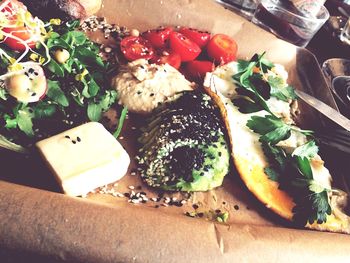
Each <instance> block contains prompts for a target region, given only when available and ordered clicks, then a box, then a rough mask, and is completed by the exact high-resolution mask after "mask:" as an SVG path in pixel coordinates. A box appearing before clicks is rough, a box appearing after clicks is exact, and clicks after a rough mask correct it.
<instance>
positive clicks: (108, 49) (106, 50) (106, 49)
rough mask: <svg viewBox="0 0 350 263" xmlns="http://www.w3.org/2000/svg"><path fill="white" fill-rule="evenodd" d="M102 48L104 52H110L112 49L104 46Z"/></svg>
mask: <svg viewBox="0 0 350 263" xmlns="http://www.w3.org/2000/svg"><path fill="white" fill-rule="evenodd" d="M104 50H105V52H106V53H111V52H112V49H111V48H110V47H105V49H104Z"/></svg>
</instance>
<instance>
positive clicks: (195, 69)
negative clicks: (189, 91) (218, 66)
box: [184, 60, 215, 80]
mask: <svg viewBox="0 0 350 263" xmlns="http://www.w3.org/2000/svg"><path fill="white" fill-rule="evenodd" d="M214 67H215V65H214V63H213V62H211V61H200V60H193V61H189V62H187V63H186V65H185V66H184V72H185V75H186V77H187V78H188V79H190V80H202V79H204V77H205V74H206V73H207V72H212V71H213V69H214Z"/></svg>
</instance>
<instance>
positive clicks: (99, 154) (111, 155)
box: [36, 122, 130, 196]
mask: <svg viewBox="0 0 350 263" xmlns="http://www.w3.org/2000/svg"><path fill="white" fill-rule="evenodd" d="M36 146H37V147H38V149H39V152H40V153H41V155H42V156H43V158H44V159H45V161H46V162H47V164H48V165H49V167H50V169H51V170H52V171H53V173H54V175H55V176H56V178H57V180H58V182H59V183H60V185H61V186H62V189H63V191H64V193H65V194H67V195H70V196H80V195H85V194H87V193H88V192H90V191H92V190H94V189H95V188H98V187H100V186H103V185H107V184H110V183H113V182H115V181H117V180H119V179H120V178H122V177H123V176H124V175H125V174H126V172H127V170H128V167H129V164H130V157H129V155H128V153H127V152H126V151H125V150H124V148H123V147H122V146H121V145H120V143H119V142H118V141H117V140H116V139H115V138H114V137H113V135H112V134H110V133H109V132H108V131H107V130H106V129H105V128H104V127H103V125H102V124H100V123H98V122H89V123H86V124H83V125H81V126H78V127H75V128H73V129H70V130H68V131H65V132H62V133H60V134H58V135H55V136H53V137H51V138H48V139H45V140H42V141H40V142H38V143H37V144H36Z"/></svg>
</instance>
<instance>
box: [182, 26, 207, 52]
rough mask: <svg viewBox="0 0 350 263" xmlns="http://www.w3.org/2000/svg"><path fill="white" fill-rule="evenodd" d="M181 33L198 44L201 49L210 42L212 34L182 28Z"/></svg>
mask: <svg viewBox="0 0 350 263" xmlns="http://www.w3.org/2000/svg"><path fill="white" fill-rule="evenodd" d="M179 32H180V33H181V34H183V35H184V36H186V37H188V38H189V39H191V40H192V41H193V42H194V43H196V44H197V45H198V46H199V47H200V48H203V47H205V46H206V45H207V44H208V42H209V40H210V34H209V33H208V32H203V31H199V30H196V29H192V28H188V27H182V28H181V29H180V30H179Z"/></svg>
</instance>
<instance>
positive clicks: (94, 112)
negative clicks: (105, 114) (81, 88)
mask: <svg viewBox="0 0 350 263" xmlns="http://www.w3.org/2000/svg"><path fill="white" fill-rule="evenodd" d="M87 115H88V117H89V119H90V121H99V120H100V119H101V116H102V108H101V106H100V105H99V104H96V103H89V105H88V108H87Z"/></svg>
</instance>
